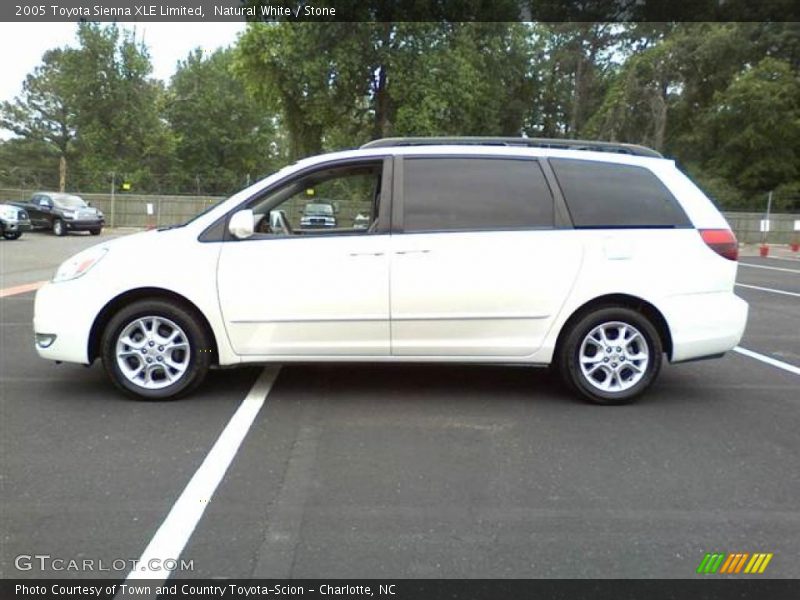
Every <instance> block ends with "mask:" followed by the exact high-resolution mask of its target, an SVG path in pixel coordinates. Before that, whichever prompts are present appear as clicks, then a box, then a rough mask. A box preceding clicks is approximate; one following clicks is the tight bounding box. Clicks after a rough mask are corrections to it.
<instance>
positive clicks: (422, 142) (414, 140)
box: [361, 136, 663, 158]
mask: <svg viewBox="0 0 800 600" xmlns="http://www.w3.org/2000/svg"><path fill="white" fill-rule="evenodd" d="M396 146H526V147H529V148H557V149H563V150H591V151H594V152H616V153H618V154H631V155H633V156H649V157H651V158H663V156H662V155H661V153H660V152H657V151H655V150H653V149H652V148H648V147H646V146H639V145H638V144H622V143H619V142H597V141H590V140H564V139H556V138H524V137H482V136H472V137H395V138H381V139H379V140H372V141H371V142H367V143H366V144H364V145H363V146H361V148H392V147H396Z"/></svg>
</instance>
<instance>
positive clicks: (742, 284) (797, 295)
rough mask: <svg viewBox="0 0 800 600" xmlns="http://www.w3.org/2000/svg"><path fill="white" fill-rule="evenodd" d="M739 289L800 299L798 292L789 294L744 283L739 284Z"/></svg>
mask: <svg viewBox="0 0 800 600" xmlns="http://www.w3.org/2000/svg"><path fill="white" fill-rule="evenodd" d="M736 286H737V287H743V288H747V289H749V290H758V291H760V292H770V293H772V294H783V295H784V296H795V297H797V298H800V294H798V293H797V292H787V291H786V290H776V289H773V288H767V287H761V286H760V285H747V284H744V283H737V284H736Z"/></svg>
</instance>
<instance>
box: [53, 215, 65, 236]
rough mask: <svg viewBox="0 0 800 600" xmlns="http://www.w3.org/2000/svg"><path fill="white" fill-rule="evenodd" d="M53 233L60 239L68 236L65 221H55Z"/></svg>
mask: <svg viewBox="0 0 800 600" xmlns="http://www.w3.org/2000/svg"><path fill="white" fill-rule="evenodd" d="M53 233H54V234H55V235H57V236H59V237H61V236H63V235H67V228H66V226H65V225H64V221H62V220H61V219H55V220H54V221H53Z"/></svg>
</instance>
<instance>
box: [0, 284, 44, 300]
mask: <svg viewBox="0 0 800 600" xmlns="http://www.w3.org/2000/svg"><path fill="white" fill-rule="evenodd" d="M45 283H47V282H46V281H34V282H33V283H24V284H22V285H15V286H13V287H7V288H2V289H0V298H7V297H8V296H16V295H18V294H27V293H28V292H35V291H36V290H38V289H39V288H40V287H42V286H43V285H44V284H45Z"/></svg>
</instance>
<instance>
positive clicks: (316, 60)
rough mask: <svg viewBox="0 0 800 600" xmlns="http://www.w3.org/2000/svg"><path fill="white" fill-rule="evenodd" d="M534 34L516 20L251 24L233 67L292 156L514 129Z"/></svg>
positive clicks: (519, 121)
mask: <svg viewBox="0 0 800 600" xmlns="http://www.w3.org/2000/svg"><path fill="white" fill-rule="evenodd" d="M532 53H533V41H532V38H531V36H530V32H529V30H528V29H527V27H526V26H524V25H521V24H514V23H463V24H462V23H447V22H445V23H424V22H420V23H392V22H381V23H325V24H321V23H301V24H288V23H277V24H254V25H251V26H250V27H249V28H248V30H247V32H245V34H244V35H243V36H242V37H241V38H240V41H239V45H238V47H237V60H236V70H237V73H238V74H239V75H240V76H241V77H242V78H243V79H244V80H245V81H246V82H247V84H248V87H249V89H250V91H251V92H252V93H253V94H254V95H255V97H256V98H258V99H259V100H260V101H261V102H262V103H263V104H264V105H265V106H269V107H275V108H276V109H278V110H280V112H281V115H282V122H283V123H284V124H285V126H286V129H287V133H288V136H289V140H290V151H289V154H290V156H291V157H292V158H296V157H299V156H305V155H308V154H313V153H315V152H319V151H320V150H321V149H323V148H325V147H341V146H347V145H354V144H359V143H361V142H363V141H365V140H367V139H370V138H374V137H382V136H387V135H392V134H398V135H400V134H402V135H412V134H416V135H425V134H484V135H497V134H512V135H514V134H519V133H520V131H521V130H522V127H523V123H524V120H525V116H526V114H527V111H528V109H529V106H530V97H531V95H532V87H533V77H532V73H531V68H530V56H531V54H532Z"/></svg>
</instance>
